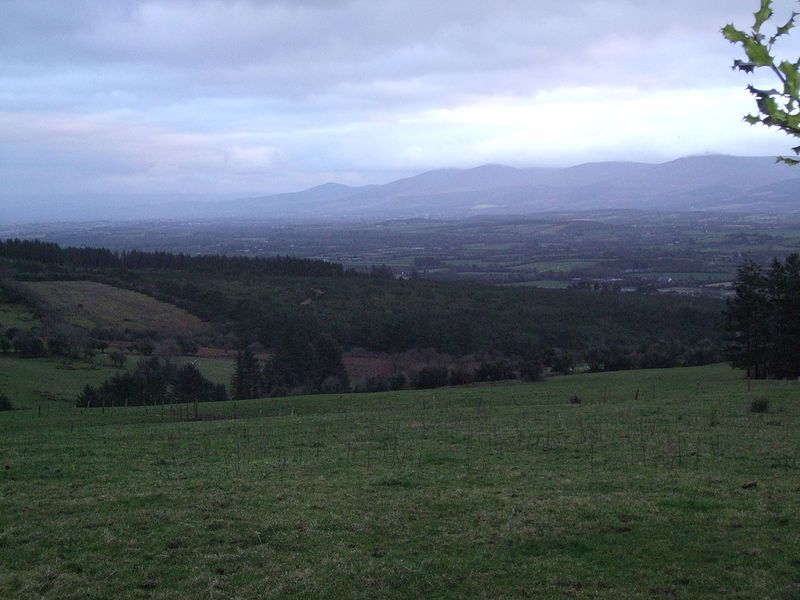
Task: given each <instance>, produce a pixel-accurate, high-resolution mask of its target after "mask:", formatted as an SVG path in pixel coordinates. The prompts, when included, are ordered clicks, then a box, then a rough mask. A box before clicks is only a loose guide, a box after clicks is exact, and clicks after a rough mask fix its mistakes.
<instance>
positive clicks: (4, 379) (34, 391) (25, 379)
mask: <svg viewBox="0 0 800 600" xmlns="http://www.w3.org/2000/svg"><path fill="white" fill-rule="evenodd" d="M140 359H141V357H140V356H134V355H128V360H127V362H126V364H125V367H126V368H128V369H129V370H133V369H134V368H135V367H136V364H137V362H138V361H139V360H140ZM170 360H172V362H174V363H175V364H176V365H177V366H183V365H185V364H186V363H188V362H193V363H195V364H196V365H197V367H198V368H199V369H200V371H201V372H202V373H203V375H204V376H206V377H207V378H208V379H210V380H211V381H213V382H214V383H221V384H224V385H229V384H230V382H231V376H232V375H233V361H232V360H231V359H227V358H197V357H192V356H178V357H174V358H171V359H170ZM118 372H119V369H116V368H114V367H113V366H112V364H111V361H110V359H109V358H108V356H106V355H104V354H98V355H96V356H95V357H94V358H92V359H89V360H71V359H70V360H67V359H61V358H36V359H31V358H16V357H14V356H2V355H0V392H2V393H4V394H6V395H7V396H9V397H10V398H13V402H14V406H16V407H19V408H35V409H37V410H38V407H39V406H43V407H46V408H50V409H54V408H55V409H58V408H59V406H58V405H61V404H64V403H67V404H72V403H73V401H74V400H75V396H77V395H78V393H79V392H80V391H81V390H82V389H83V386H85V385H86V384H87V383H88V384H90V385H98V384H100V383H102V382H103V381H105V380H106V379H108V378H109V377H111V376H112V375H114V374H115V373H118ZM50 403H56V405H55V406H53V407H49V406H48V405H49V404H50Z"/></svg>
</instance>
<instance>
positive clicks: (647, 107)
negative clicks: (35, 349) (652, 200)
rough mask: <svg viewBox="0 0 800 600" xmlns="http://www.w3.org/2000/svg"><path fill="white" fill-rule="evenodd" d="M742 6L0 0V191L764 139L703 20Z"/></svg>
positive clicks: (740, 11) (716, 147)
mask: <svg viewBox="0 0 800 600" xmlns="http://www.w3.org/2000/svg"><path fill="white" fill-rule="evenodd" d="M754 3H755V2H754V0H709V1H704V2H697V1H696V0H670V1H669V2H664V1H663V0H571V1H570V2H564V1H563V0H559V1H555V0H494V1H493V2H485V1H484V0H481V1H478V0H459V2H451V1H444V0H442V1H435V0H434V1H431V0H428V1H420V0H405V1H400V0H381V1H380V2H375V1H374V0H371V1H364V0H350V1H335V0H330V1H327V0H286V1H256V0H251V1H244V0H242V1H222V0H216V1H210V0H201V1H194V2H181V1H176V0H169V1H167V0H161V1H143V2H134V1H126V0H72V1H71V2H69V3H66V2H60V1H56V0H52V1H49V2H48V1H42V0H5V1H4V2H3V3H2V4H0V181H2V182H3V183H2V187H0V198H2V199H3V201H4V202H6V203H8V202H10V201H14V200H15V199H19V198H26V197H47V196H48V195H53V196H58V197H60V198H63V197H67V198H68V197H70V196H78V195H81V194H109V195H114V194H117V195H123V194H164V195H169V194H174V193H178V192H189V193H196V194H201V195H207V196H218V195H228V196H230V195H237V194H255V193H266V192H272V191H281V190H289V189H297V188H299V187H303V186H308V185H313V184H316V183H321V182H323V181H326V180H336V181H341V182H344V183H356V184H357V183H365V182H372V181H376V182H378V181H382V180H385V179H387V178H390V177H393V176H395V175H401V174H405V173H408V172H413V171H418V170H423V169H428V168H435V167H440V166H471V165H476V164H480V163H487V162H504V163H510V164H515V165H534V164H548V165H566V164H574V163H577V162H582V161H588V160H606V159H634V160H660V159H669V158H673V157H677V156H680V155H683V154H688V153H699V152H726V153H734V154H735V153H738V154H771V153H779V152H782V151H785V149H786V148H788V142H787V140H786V139H783V138H781V137H780V136H778V135H777V134H774V133H771V132H768V131H763V130H758V129H752V128H748V127H747V126H746V125H744V124H743V123H741V116H742V114H743V113H745V112H747V111H749V110H750V108H751V107H750V99H749V97H748V95H747V93H746V92H745V91H744V89H743V88H744V85H745V84H746V81H745V80H743V79H742V77H741V76H740V75H737V74H735V73H733V72H731V71H730V69H729V68H728V66H729V64H730V62H731V60H732V58H733V56H734V54H735V49H734V48H733V47H731V46H730V45H728V44H727V43H726V42H725V41H724V40H722V39H721V37H720V35H719V28H720V27H721V25H723V24H724V23H726V22H728V21H736V22H737V23H742V24H746V22H747V21H748V20H749V18H750V17H748V11H751V10H752V9H753V5H754ZM776 4H777V7H778V9H779V11H783V12H786V11H788V10H790V9H791V8H792V7H793V6H794V3H793V2H790V1H789V0H785V1H784V2H783V3H782V2H781V1H780V0H779V1H778V2H777V3H776ZM792 44H793V45H792ZM784 50H785V51H786V52H787V54H788V55H789V56H790V57H793V58H796V56H797V54H799V52H798V51H797V44H796V43H795V42H794V41H793V40H792V41H790V43H789V46H788V47H787V48H785V49H784Z"/></svg>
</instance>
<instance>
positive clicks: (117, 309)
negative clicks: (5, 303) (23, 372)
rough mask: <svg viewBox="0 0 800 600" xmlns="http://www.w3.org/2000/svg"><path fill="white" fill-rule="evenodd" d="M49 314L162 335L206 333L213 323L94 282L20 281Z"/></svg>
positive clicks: (89, 324) (91, 325)
mask: <svg viewBox="0 0 800 600" xmlns="http://www.w3.org/2000/svg"><path fill="white" fill-rule="evenodd" d="M18 285H19V286H21V287H22V288H23V289H24V290H27V292H28V293H29V294H30V296H31V298H32V299H33V300H34V302H35V303H36V304H39V305H41V306H42V307H43V308H44V309H45V310H44V311H43V312H45V313H46V314H48V315H52V316H55V317H57V318H58V319H60V320H63V321H65V322H67V323H70V324H72V325H76V326H79V327H84V328H86V329H112V330H118V331H124V330H128V331H132V332H137V333H138V332H140V333H146V332H150V331H156V332H158V333H159V334H160V335H161V336H193V335H202V334H207V333H210V332H211V331H212V326H211V325H209V324H208V323H204V322H203V321H202V320H200V319H199V318H198V317H196V316H194V315H193V314H191V313H189V312H187V311H185V310H183V309H181V308H178V307H176V306H172V305H171V304H166V303H165V302H159V301H158V300H155V299H154V298H151V297H150V296H146V295H145V294H140V293H139V292H134V291H131V290H125V289H121V288H118V287H113V286H110V285H105V284H103V283H97V282H94V281H39V282H27V283H19V284H18Z"/></svg>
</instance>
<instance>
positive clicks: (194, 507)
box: [0, 366, 800, 600]
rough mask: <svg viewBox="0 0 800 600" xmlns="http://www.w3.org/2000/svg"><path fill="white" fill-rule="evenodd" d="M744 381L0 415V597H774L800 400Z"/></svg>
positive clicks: (786, 591) (789, 585)
mask: <svg viewBox="0 0 800 600" xmlns="http://www.w3.org/2000/svg"><path fill="white" fill-rule="evenodd" d="M752 386H753V387H752V391H751V392H748V388H747V384H746V382H745V381H744V380H743V379H742V378H741V374H740V373H738V372H734V371H732V370H731V369H729V368H727V367H724V366H712V367H704V368H700V369H671V370H667V371H637V372H628V373H615V374H596V375H580V376H572V377H566V378H555V379H552V380H549V381H547V382H545V383H539V384H531V385H521V384H502V385H496V386H474V387H463V388H452V389H447V390H436V391H429V392H419V391H410V392H399V393H391V394H376V395H358V396H351V395H337V396H315V397H307V398H303V397H295V398H286V399H269V400H253V401H247V402H241V401H240V402H236V403H233V402H231V403H215V404H208V405H202V406H201V407H200V415H201V418H200V419H198V420H185V419H182V418H179V417H178V416H177V414H176V413H175V412H174V411H170V410H161V411H159V410H156V409H154V408H153V407H150V409H149V410H146V409H133V408H130V409H124V408H115V409H106V410H105V411H104V412H101V411H100V410H99V409H95V410H84V411H78V410H76V409H74V408H70V407H69V406H68V405H61V406H59V405H55V404H52V405H47V406H45V408H44V409H43V410H42V412H41V413H37V411H15V412H13V413H0V428H1V429H2V431H3V435H2V436H0V456H2V465H3V468H2V471H0V497H2V498H3V504H4V510H3V512H2V515H0V539H2V540H3V545H4V547H6V548H14V552H13V553H8V552H6V553H0V596H2V597H6V598H34V597H36V598H43V599H60V598H69V597H95V598H109V597H115V598H121V599H124V598H142V597H150V596H152V595H153V594H154V593H155V591H156V590H157V593H158V596H159V597H160V598H164V599H165V600H168V599H178V598H193V597H214V598H226V597H232V596H236V597H238V598H242V599H249V598H264V597H281V596H283V597H287V596H292V597H302V598H314V597H326V598H374V597H376V596H380V597H383V598H416V597H431V598H432V597H436V598H453V599H455V598H465V597H491V598H523V597H530V596H531V594H532V593H533V592H534V591H535V595H536V596H537V597H543V598H561V597H577V598H594V597H606V598H652V597H665V598H673V597H675V598H708V597H720V598H722V597H724V598H730V597H739V598H768V597H769V598H780V597H785V598H790V597H794V595H796V591H797V581H796V573H797V569H796V557H797V556H798V555H800V543H799V542H798V540H800V529H798V524H800V512H798V504H797V502H796V501H795V499H796V492H797V490H796V487H797V481H796V479H797V478H796V474H797V469H798V462H797V459H798V456H800V409H799V408H798V404H797V402H796V401H795V400H796V394H797V389H796V386H787V385H786V384H785V383H779V382H753V383H752ZM573 397H577V398H579V399H580V403H576V402H577V401H576V400H572V401H571V400H570V399H571V398H573ZM755 397H763V398H766V399H767V400H768V403H769V404H768V412H766V413H753V412H750V411H749V409H748V406H749V404H750V402H751V401H752V400H753V398H755Z"/></svg>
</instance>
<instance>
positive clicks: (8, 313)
mask: <svg viewBox="0 0 800 600" xmlns="http://www.w3.org/2000/svg"><path fill="white" fill-rule="evenodd" d="M41 325H42V322H41V321H40V320H39V318H38V317H37V316H36V315H35V314H33V311H32V310H30V309H29V308H27V307H25V306H23V305H21V304H5V303H0V330H2V331H0V333H2V332H3V331H5V330H6V329H11V328H12V327H13V328H16V329H24V330H31V329H33V328H35V327H40V326H41Z"/></svg>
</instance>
